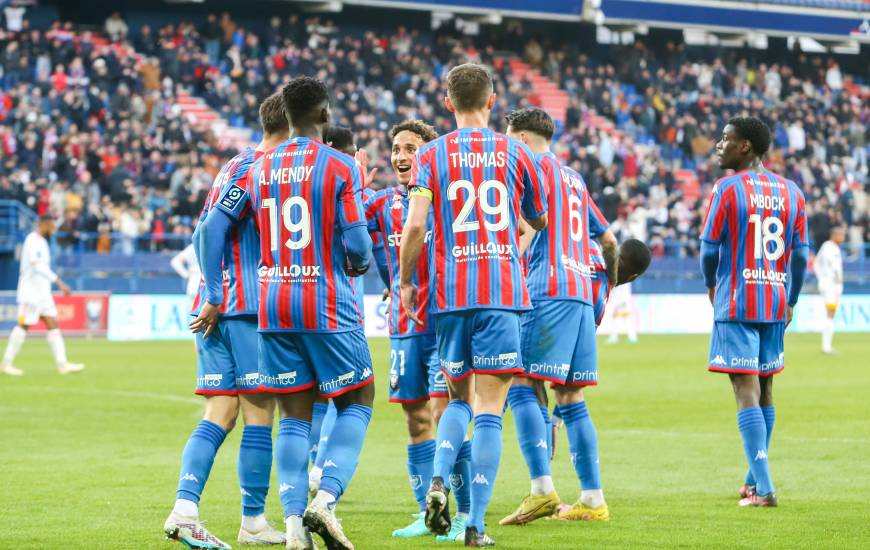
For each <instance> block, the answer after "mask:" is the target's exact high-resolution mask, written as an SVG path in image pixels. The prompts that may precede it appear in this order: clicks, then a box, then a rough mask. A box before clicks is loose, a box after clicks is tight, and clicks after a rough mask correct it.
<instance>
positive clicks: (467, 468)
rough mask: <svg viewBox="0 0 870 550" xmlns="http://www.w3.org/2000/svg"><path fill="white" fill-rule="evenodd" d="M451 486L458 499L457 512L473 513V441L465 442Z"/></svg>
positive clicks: (451, 475)
mask: <svg viewBox="0 0 870 550" xmlns="http://www.w3.org/2000/svg"><path fill="white" fill-rule="evenodd" d="M450 486H451V487H453V496H454V497H456V511H457V512H459V513H460V514H467V513H468V512H470V511H471V441H463V442H462V447H460V448H459V455H458V456H457V457H456V464H454V465H453V473H452V474H450Z"/></svg>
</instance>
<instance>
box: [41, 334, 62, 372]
mask: <svg viewBox="0 0 870 550" xmlns="http://www.w3.org/2000/svg"><path fill="white" fill-rule="evenodd" d="M45 339H46V340H48V345H49V346H51V352H52V353H54V362H55V363H57V366H58V367H61V366H63V365H66V346H64V344H63V336H61V334H60V329H59V328H54V329H51V330H49V331H48V332H46V333H45Z"/></svg>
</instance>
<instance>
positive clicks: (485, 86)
mask: <svg viewBox="0 0 870 550" xmlns="http://www.w3.org/2000/svg"><path fill="white" fill-rule="evenodd" d="M490 95H492V77H491V76H490V74H489V71H488V70H487V69H486V67H484V66H483V65H477V64H475V63H464V64H462V65H457V66H455V67H453V68H452V69H450V72H449V73H447V97H449V98H450V101H451V102H452V103H453V106H454V107H455V108H456V110H457V111H460V112H468V111H476V110H478V109H482V108H484V107H486V102H487V101H488V100H489V96H490Z"/></svg>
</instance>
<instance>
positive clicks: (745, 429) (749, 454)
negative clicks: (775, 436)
mask: <svg viewBox="0 0 870 550" xmlns="http://www.w3.org/2000/svg"><path fill="white" fill-rule="evenodd" d="M737 426H738V427H739V428H740V437H742V438H743V452H744V453H746V460H747V461H748V462H749V469H750V470H751V471H752V477H754V478H755V481H756V483H755V491H756V493H758V494H759V495H761V496H764V495H767V494H769V493H772V492H773V491H774V487H773V482H772V481H771V479H770V465H769V464H768V462H767V427H766V426H765V423H764V414H763V413H762V412H761V407H749V408H746V409H743V410H742V411H740V412H738V413H737Z"/></svg>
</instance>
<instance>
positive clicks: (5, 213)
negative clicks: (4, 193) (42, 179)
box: [0, 200, 36, 253]
mask: <svg viewBox="0 0 870 550" xmlns="http://www.w3.org/2000/svg"><path fill="white" fill-rule="evenodd" d="M35 221H36V212H34V211H33V210H31V209H30V208H27V207H26V206H25V205H23V204H21V203H20V202H18V201H12V200H0V253H8V252H13V251H14V250H15V247H17V246H18V245H19V244H20V243H21V241H22V240H23V239H24V236H25V235H26V234H27V233H28V232H30V230H31V229H32V228H33V224H34V222H35Z"/></svg>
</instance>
